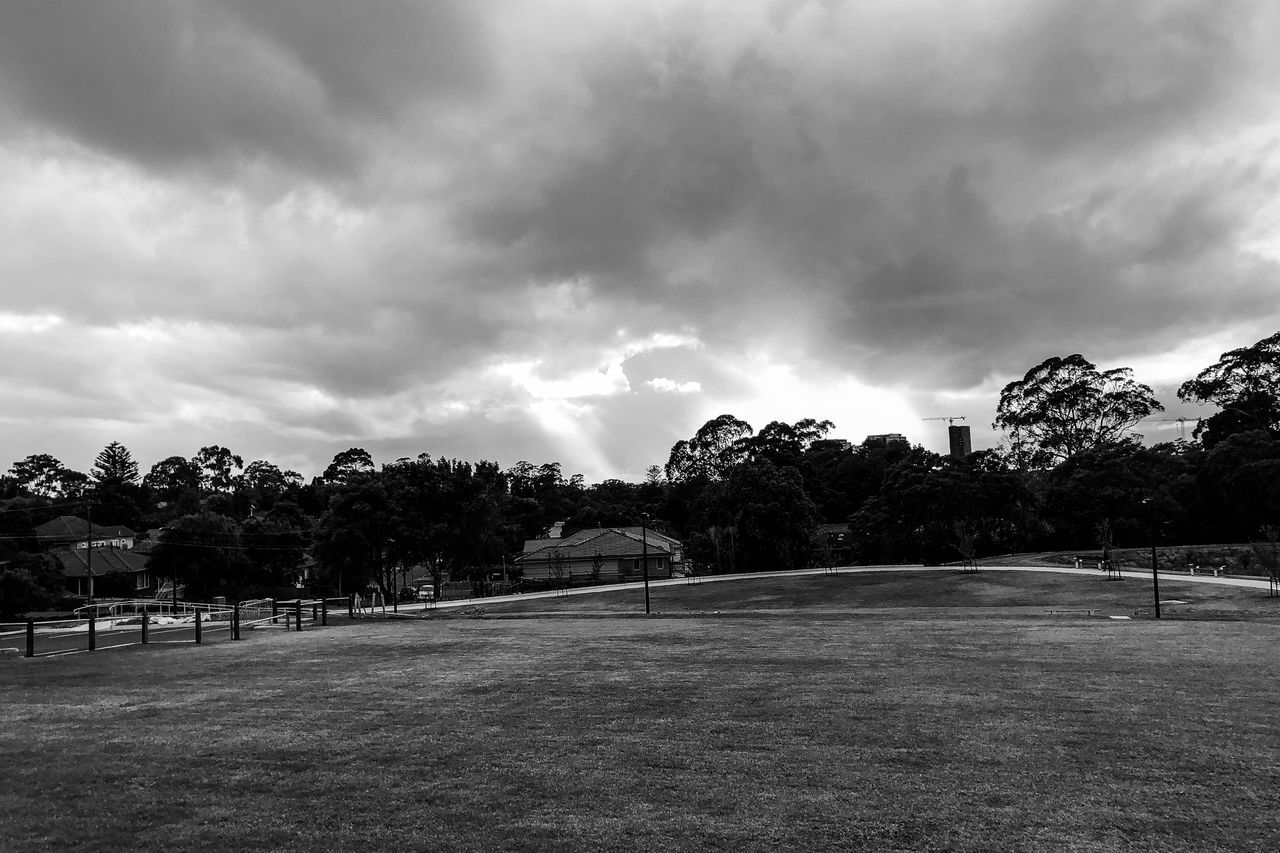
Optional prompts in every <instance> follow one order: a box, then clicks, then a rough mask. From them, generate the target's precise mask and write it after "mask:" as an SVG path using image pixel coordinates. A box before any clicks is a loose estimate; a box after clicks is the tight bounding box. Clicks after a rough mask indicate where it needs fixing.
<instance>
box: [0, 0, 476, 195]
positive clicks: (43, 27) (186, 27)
mask: <svg viewBox="0 0 1280 853" xmlns="http://www.w3.org/2000/svg"><path fill="white" fill-rule="evenodd" d="M460 9H461V4H449V3H432V4H427V5H423V4H418V3H413V2H389V0H381V2H370V3H360V4H358V5H356V4H349V3H339V2H324V3H321V2H307V3H302V4H299V3H288V2H280V3H276V2H272V3H256V2H243V3H242V2H235V0H227V2H215V3H195V4H193V3H187V2H178V0H116V1H115V2H105V3H104V2H98V0H67V2H56V3H32V2H19V3H8V4H5V5H4V7H3V11H0V72H2V73H3V75H4V78H5V81H6V83H7V87H8V88H9V89H10V90H11V97H12V98H13V99H14V100H15V101H16V102H17V104H18V105H19V108H20V111H21V114H22V115H23V116H24V117H25V118H26V119H27V120H29V121H31V122H33V123H35V124H37V125H41V124H43V125H46V126H48V127H49V128H51V129H53V130H55V131H57V132H61V133H65V134H67V135H69V136H71V137H74V138H75V139H76V140H77V141H79V142H80V143H82V144H84V145H87V146H89V147H91V148H98V149H102V150H104V151H107V152H110V153H112V154H115V155H117V156H122V157H125V158H127V159H130V160H133V161H135V162H138V163H140V164H142V165H144V166H151V167H157V168H161V169H164V168H169V167H174V166H188V167H193V168H199V169H207V168H210V167H213V168H216V169H220V170H221V169H225V168H228V167H238V166H244V165H246V164H251V163H253V162H254V161H257V160H260V159H264V158H265V159H266V160H268V161H270V163H271V164H272V166H273V167H274V168H282V169H285V170H286V171H292V170H298V171H301V172H302V173H311V174H320V175H337V176H346V175H349V174H351V173H353V172H355V171H357V170H358V169H359V168H360V167H361V165H362V159H363V158H364V157H366V156H368V153H367V151H366V147H367V146H368V144H369V141H368V140H367V139H365V137H366V135H367V128H364V127H362V126H361V124H360V123H358V122H369V121H371V120H372V121H380V122H390V121H392V120H394V119H395V117H396V116H397V114H398V112H399V110H401V109H404V108H407V107H409V106H411V105H413V104H416V103H418V102H420V101H421V100H424V99H427V98H429V97H437V96H443V95H446V94H449V93H453V92H458V91H462V90H465V89H467V88H468V87H469V86H471V85H472V84H474V83H475V82H476V78H477V75H478V74H479V73H480V63H479V59H478V57H479V56H481V55H482V51H481V50H480V49H479V48H478V46H477V43H476V42H477V39H478V37H479V36H478V32H477V31H476V28H475V27H474V26H473V25H472V23H471V22H470V20H469V15H468V14H467V13H466V12H464V11H460ZM352 118H354V119H358V122H357V121H353V120H350V119H352Z"/></svg>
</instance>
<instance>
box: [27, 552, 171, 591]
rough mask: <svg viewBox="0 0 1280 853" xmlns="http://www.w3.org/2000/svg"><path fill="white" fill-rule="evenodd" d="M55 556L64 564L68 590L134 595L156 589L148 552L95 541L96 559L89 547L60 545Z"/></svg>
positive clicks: (64, 576) (54, 553)
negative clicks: (63, 546) (149, 566)
mask: <svg viewBox="0 0 1280 853" xmlns="http://www.w3.org/2000/svg"><path fill="white" fill-rule="evenodd" d="M52 556H53V558H54V559H55V560H57V561H58V563H59V564H60V565H61V566H62V576H63V578H65V579H66V587H67V591H68V592H70V593H72V594H73V595H81V596H90V595H94V596H104V597H113V598H133V597H137V596H139V595H148V596H149V595H151V594H152V593H154V592H155V582H154V579H153V578H152V577H151V571H150V570H149V569H148V568H147V555H145V554H138V553H136V552H134V551H133V550H132V549H126V548H113V547H105V548H99V547H97V546H96V545H95V546H94V548H93V551H92V563H91V562H90V556H91V554H90V551H89V549H88V548H60V549H57V550H55V551H53V552H52Z"/></svg>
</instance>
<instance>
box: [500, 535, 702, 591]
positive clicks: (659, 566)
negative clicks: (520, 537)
mask: <svg viewBox="0 0 1280 853" xmlns="http://www.w3.org/2000/svg"><path fill="white" fill-rule="evenodd" d="M563 527H564V525H563V523H558V524H557V525H556V526H554V527H553V528H552V529H551V530H549V531H548V532H547V536H546V537H545V538H542V539H530V540H527V541H526V542H525V543H524V551H523V553H522V554H521V555H520V556H519V557H517V558H516V559H515V565H516V566H517V567H518V568H519V569H521V570H522V577H524V578H525V579H526V580H558V581H559V580H562V581H569V582H573V581H586V580H601V581H619V582H620V581H634V580H640V579H641V578H642V577H643V576H644V568H645V563H644V557H645V553H646V551H647V553H648V569H649V577H650V578H667V577H671V576H672V575H673V574H678V573H679V572H680V570H681V569H682V568H683V565H684V554H683V548H682V546H681V544H680V541H679V540H678V539H673V538H671V537H670V536H666V535H663V534H661V533H658V532H657V531H654V530H651V529H648V528H640V527H596V528H591V529H588V530H579V531H577V532H576V533H573V534H571V535H569V536H563V535H561V534H562V531H563Z"/></svg>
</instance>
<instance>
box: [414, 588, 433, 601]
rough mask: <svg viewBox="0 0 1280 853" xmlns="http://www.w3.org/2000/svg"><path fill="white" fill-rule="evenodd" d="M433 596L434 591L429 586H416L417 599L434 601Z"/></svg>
mask: <svg viewBox="0 0 1280 853" xmlns="http://www.w3.org/2000/svg"><path fill="white" fill-rule="evenodd" d="M435 597H436V591H435V590H434V589H432V588H431V587H430V586H420V587H418V600H419V601H434V600H435Z"/></svg>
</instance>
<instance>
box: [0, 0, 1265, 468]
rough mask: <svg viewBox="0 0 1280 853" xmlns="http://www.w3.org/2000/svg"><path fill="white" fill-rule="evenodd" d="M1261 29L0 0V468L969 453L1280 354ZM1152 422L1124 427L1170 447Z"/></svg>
mask: <svg viewBox="0 0 1280 853" xmlns="http://www.w3.org/2000/svg"><path fill="white" fill-rule="evenodd" d="M1278 35H1280V4H1276V3H1273V2H1268V0H1256V2H1238V1H1237V0H1217V2H1213V3H1204V2H1199V0H1194V1H1193V2H1178V0H1161V2H1143V0H1126V2H1123V3H1117V2H1114V0H1105V1H1101V2H1095V0H1000V2H996V0H945V2H944V1H943V0H937V2H920V0H866V2H853V0H850V2H838V0H759V1H758V2H757V1H756V0H705V2H698V0H644V2H642V1H641V0H630V2H606V1H605V0H594V1H593V0H485V2H483V3H477V2H472V0H457V2H452V1H451V0H430V2H428V0H421V2H415V0H362V2H359V3H353V2H347V1H346V0H271V2H262V0H202V2H198V3H197V2H190V0H47V2H46V1H45V0H9V2H4V3H0V247H3V248H0V293H2V294H3V299H2V300H0V466H6V467H7V465H8V464H10V463H11V462H12V461H16V460H18V459H21V458H24V457H25V456H27V455H29V454H34V453H49V454H52V455H54V456H55V457H57V458H59V459H60V460H62V461H63V462H64V463H65V464H66V465H68V466H69V467H71V468H74V469H77V470H81V471H87V470H88V469H89V467H90V466H91V464H92V461H93V458H94V456H95V455H96V454H97V452H98V451H99V450H101V449H102V448H103V447H104V446H105V445H106V444H107V443H109V442H111V441H120V442H122V443H123V444H125V445H126V446H127V447H128V448H129V449H130V450H131V452H132V453H133V456H134V458H135V459H136V460H138V462H139V463H140V465H141V466H142V470H143V471H144V472H145V471H146V470H147V469H148V468H149V467H150V465H151V464H153V463H154V462H156V461H158V460H160V459H163V458H165V457H168V456H173V455H179V456H184V457H191V456H193V455H195V453H196V452H197V451H198V450H199V449H200V448H201V447H203V446H206V445H212V444H217V445H222V446H225V447H229V448H230V449H231V450H232V451H233V452H235V453H237V454H239V455H241V456H242V457H243V458H244V460H245V461H246V462H249V461H250V460H252V459H267V460H269V461H272V462H274V463H275V464H277V465H279V466H281V467H282V468H286V469H292V470H296V471H298V472H300V473H302V474H304V476H308V477H310V476H312V475H315V474H318V473H319V472H320V471H322V470H323V469H324V467H325V466H326V465H327V464H328V462H329V461H330V460H331V459H332V457H333V455H334V454H336V453H338V452H340V451H342V450H345V449H347V448H349V447H362V448H364V449H366V450H368V451H369V452H370V453H371V454H372V455H373V457H374V459H375V460H376V461H378V462H379V463H382V462H388V461H392V460H394V459H396V458H399V457H403V456H416V455H418V454H419V453H423V452H425V453H429V454H431V455H432V456H433V457H440V456H445V457H450V458H460V459H468V460H473V461H474V460H479V459H488V460H494V461H497V462H499V463H500V464H501V465H503V467H510V466H512V465H514V464H515V463H516V462H518V461H521V460H527V461H530V462H533V463H534V464H542V463H544V462H551V461H555V462H559V463H561V465H562V467H563V470H564V472H565V474H566V476H567V475H568V474H571V473H581V474H583V475H584V476H585V477H586V479H587V480H588V482H598V481H600V480H603V479H605V478H610V477H618V478H621V479H626V480H639V479H641V478H642V477H643V474H644V469H645V468H646V467H647V466H649V465H653V464H658V465H662V464H664V463H665V462H666V460H667V456H668V453H669V451H670V448H671V445H672V444H674V443H675V442H676V441H678V440H680V439H682V438H688V437H689V436H691V435H692V434H693V433H694V432H695V431H696V430H697V428H698V427H699V426H701V425H702V424H703V423H704V422H705V421H707V420H709V419H711V418H713V417H715V416H717V415H720V414H724V413H730V414H733V415H736V416H737V417H739V418H742V419H744V420H746V421H748V422H750V423H751V424H753V425H754V426H755V427H756V428H759V427H762V426H764V425H765V424H766V423H768V422H769V421H773V420H781V421H786V422H794V421H796V420H799V419H801V418H808V417H812V418H817V419H828V420H831V421H833V422H834V423H835V425H836V426H835V429H834V430H833V431H832V433H831V435H832V437H837V438H847V439H849V440H851V441H853V442H855V443H856V442H860V441H861V440H862V439H863V438H864V437H865V436H866V435H868V434H873V433H885V432H898V433H902V434H904V435H906V436H907V437H908V438H909V439H911V440H912V441H913V442H917V443H920V444H923V445H924V446H925V447H928V448H930V449H933V450H936V451H939V452H945V450H946V429H945V427H946V422H945V421H928V420H925V419H926V418H934V417H950V416H964V417H965V419H966V420H965V422H964V423H965V424H967V425H969V426H971V428H972V430H973V437H974V446H975V448H982V447H990V446H993V445H994V444H995V443H996V442H997V441H999V439H1000V436H999V434H998V433H995V432H994V431H993V430H992V428H991V422H992V420H993V419H994V416H995V408H996V403H997V400H998V398H999V392H1000V389H1001V388H1002V387H1003V386H1004V385H1005V384H1006V383H1008V382H1010V381H1012V380H1014V379H1017V378H1020V377H1021V376H1022V375H1023V374H1024V373H1025V372H1026V371H1027V370H1029V369H1030V368H1031V367H1033V366H1034V365H1036V364H1038V363H1039V362H1041V361H1043V360H1044V359H1046V358H1048V357H1051V356H1064V355H1068V354H1071V353H1076V352H1079V353H1082V354H1083V355H1084V356H1085V357H1086V358H1088V359H1089V360H1091V361H1093V362H1094V363H1095V364H1097V365H1098V366H1099V367H1100V368H1102V369H1110V368H1114V367H1131V368H1133V370H1134V378H1136V379H1137V380H1138V381H1140V382H1144V383H1147V384H1149V385H1151V386H1152V387H1153V388H1154V389H1155V391H1156V395H1157V397H1158V398H1159V399H1160V400H1161V401H1162V402H1163V403H1164V404H1165V406H1166V407H1167V411H1166V412H1165V413H1164V414H1163V415H1162V416H1163V417H1171V418H1172V417H1178V416H1182V415H1186V416H1190V417H1195V416H1198V415H1207V414H1210V413H1211V411H1208V410H1204V409H1198V408H1196V407H1188V406H1185V405H1183V404H1180V403H1179V402H1178V401H1177V399H1176V396H1175V392H1176V389H1177V386H1178V385H1179V384H1180V383H1181V382H1182V381H1184V380H1186V379H1189V378H1191V377H1193V376H1194V375H1195V374H1196V373H1197V372H1198V371H1199V370H1201V369H1203V368H1204V367H1207V366H1208V365H1210V364H1212V363H1213V362H1214V361H1215V360H1216V359H1217V357H1218V356H1219V355H1220V354H1221V353H1223V352H1224V351H1226V350H1229V349H1233V348H1236V347H1240V346H1246V345H1248V344H1251V343H1253V342H1254V341H1257V340H1259V339H1261V338H1263V337H1266V336H1268V335H1270V334H1272V333H1273V332H1275V331H1276V330H1277V329H1280V299H1277V298H1276V297H1277V293H1278V291H1280V275H1278V273H1280V268H1278V267H1280V237H1277V228H1278V227H1280V201H1278V200H1280V192H1277V190H1278V189H1280V86H1277V85H1276V81H1277V80H1280V52H1277V51H1276V50H1275V49H1274V46H1275V44H1276V38H1277V36H1278ZM1177 427H1178V424H1177V423H1174V422H1171V421H1161V422H1151V423H1147V424H1143V425H1141V431H1142V432H1144V433H1145V434H1146V435H1147V437H1148V440H1166V439H1171V438H1175V437H1176V435H1177V433H1176V430H1177Z"/></svg>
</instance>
